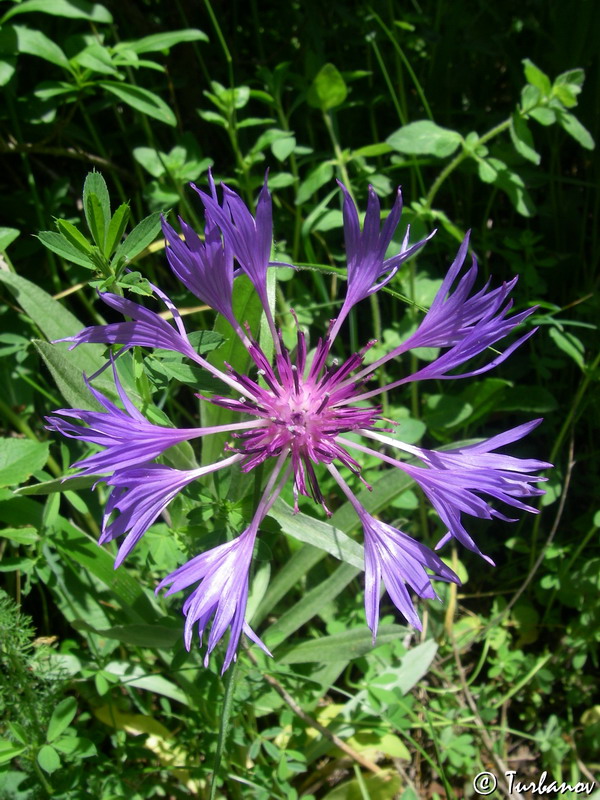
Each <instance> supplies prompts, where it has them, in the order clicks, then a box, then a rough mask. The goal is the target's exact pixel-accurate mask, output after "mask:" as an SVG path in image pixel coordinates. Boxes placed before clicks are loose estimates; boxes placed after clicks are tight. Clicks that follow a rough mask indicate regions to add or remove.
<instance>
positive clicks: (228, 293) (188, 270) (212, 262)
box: [162, 214, 241, 333]
mask: <svg viewBox="0 0 600 800" xmlns="http://www.w3.org/2000/svg"><path fill="white" fill-rule="evenodd" d="M179 223H180V225H181V229H182V231H183V233H184V236H185V241H182V240H181V239H180V238H179V236H178V235H177V233H176V232H175V230H174V229H173V228H172V227H171V226H170V225H169V223H168V222H167V221H166V219H165V218H164V217H163V218H162V230H163V235H164V237H165V239H166V241H167V245H168V246H167V248H166V253H167V261H168V262H169V265H170V267H171V269H172V270H173V274H174V275H175V276H176V277H177V278H179V280H180V281H181V283H183V285H184V286H186V287H187V288H188V289H189V290H190V292H192V293H193V294H195V295H196V297H197V298H198V299H199V300H202V302H203V303H207V304H208V305H209V306H211V308H214V309H215V311H218V312H219V313H220V314H222V315H223V316H224V317H225V318H226V319H227V320H229V322H230V323H231V325H232V326H233V328H235V329H237V330H238V332H240V333H241V330H240V328H239V323H238V322H237V320H236V318H235V317H234V315H233V309H232V307H231V302H232V292H233V255H232V253H231V249H230V248H229V247H228V246H227V245H226V244H225V245H224V244H223V242H222V239H221V232H220V230H219V228H218V227H217V226H216V225H215V223H214V222H213V221H212V220H211V218H210V217H209V216H208V214H207V216H206V226H205V228H204V242H202V241H201V239H200V237H199V236H198V234H197V233H196V231H195V230H194V229H193V228H192V227H190V226H189V225H188V224H187V222H184V220H182V219H181V217H179Z"/></svg>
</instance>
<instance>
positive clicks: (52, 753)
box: [37, 744, 60, 774]
mask: <svg viewBox="0 0 600 800" xmlns="http://www.w3.org/2000/svg"><path fill="white" fill-rule="evenodd" d="M37 762H38V764H39V765H40V767H41V768H42V769H43V770H44V772H48V773H50V774H52V773H53V772H56V770H57V769H59V768H60V756H59V755H58V753H57V752H56V750H55V749H54V748H53V747H51V746H50V745H49V744H45V745H44V746H43V747H41V748H40V752H39V753H38V755H37Z"/></svg>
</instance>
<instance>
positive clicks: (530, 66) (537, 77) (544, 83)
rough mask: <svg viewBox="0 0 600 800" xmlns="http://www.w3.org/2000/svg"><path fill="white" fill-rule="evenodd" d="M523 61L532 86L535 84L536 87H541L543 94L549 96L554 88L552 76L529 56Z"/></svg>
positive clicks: (526, 75) (527, 77)
mask: <svg viewBox="0 0 600 800" xmlns="http://www.w3.org/2000/svg"><path fill="white" fill-rule="evenodd" d="M522 63H523V68H524V71H525V79H526V80H527V81H528V83H530V84H531V85H532V86H535V87H536V89H539V91H540V92H541V94H542V95H544V96H546V97H547V96H548V95H549V94H550V90H551V89H552V83H551V82H550V78H549V77H548V76H547V75H546V73H545V72H542V70H541V69H540V68H539V67H536V65H535V64H534V63H533V61H530V60H529V59H528V58H524V59H523V61H522Z"/></svg>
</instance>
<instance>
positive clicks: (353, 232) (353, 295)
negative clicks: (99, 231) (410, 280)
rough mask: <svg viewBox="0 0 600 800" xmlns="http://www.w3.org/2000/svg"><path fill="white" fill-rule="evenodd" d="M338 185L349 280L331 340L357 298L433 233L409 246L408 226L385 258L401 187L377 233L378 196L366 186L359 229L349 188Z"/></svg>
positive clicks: (382, 282)
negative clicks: (397, 249) (398, 245)
mask: <svg viewBox="0 0 600 800" xmlns="http://www.w3.org/2000/svg"><path fill="white" fill-rule="evenodd" d="M338 183H339V181H338ZM339 185H340V188H341V189H342V191H343V193H344V211H343V215H344V239H345V243H346V257H347V262H348V280H347V284H346V297H345V299H344V304H343V306H342V308H341V311H340V313H339V314H338V317H337V319H336V321H335V324H334V326H333V329H332V332H331V338H332V339H334V338H335V336H336V334H337V332H338V331H339V329H340V326H341V324H342V322H343V321H344V319H345V318H346V317H347V315H348V313H349V312H350V309H351V308H352V307H353V306H354V305H356V303H358V302H359V301H360V300H364V298H365V297H368V296H369V295H370V294H373V293H374V292H377V291H378V290H379V289H381V288H382V287H383V286H385V285H386V284H387V283H389V282H390V281H391V280H392V278H393V277H394V275H395V274H396V273H397V272H398V269H399V268H400V265H401V264H402V263H403V262H404V261H406V260H407V259H408V258H410V257H411V256H412V255H414V254H415V253H416V252H417V250H420V249H421V247H423V245H425V244H427V242H428V241H429V239H431V237H432V236H433V233H432V234H430V235H429V236H428V237H427V238H426V239H423V240H422V241H420V242H417V244H414V245H413V246H412V247H409V246H408V237H409V235H410V226H409V228H407V230H406V236H405V237H404V241H403V243H402V247H401V249H400V252H399V253H398V254H397V255H395V256H392V257H391V258H387V259H386V257H385V254H386V251H387V249H388V247H389V246H390V242H391V241H392V237H393V235H394V233H395V231H396V228H397V227H398V223H399V222H400V215H401V214H402V195H401V193H400V190H398V193H397V195H396V202H395V203H394V206H393V208H392V210H391V211H390V213H389V215H388V218H387V219H386V221H385V223H384V225H383V230H382V231H381V233H380V232H379V225H380V205H379V198H378V197H377V195H376V194H375V191H374V189H373V187H372V186H369V200H368V202H367V212H366V214H365V222H364V226H363V229H362V232H361V230H360V223H359V220H358V211H357V209H356V205H355V204H354V200H353V199H352V196H351V195H350V192H349V191H348V189H346V187H345V186H344V185H343V184H341V183H339Z"/></svg>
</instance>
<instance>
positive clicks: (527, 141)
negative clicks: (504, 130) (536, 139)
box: [510, 111, 541, 164]
mask: <svg viewBox="0 0 600 800" xmlns="http://www.w3.org/2000/svg"><path fill="white" fill-rule="evenodd" d="M510 138H511V139H512V143H513V144H514V146H515V150H516V151H517V152H518V153H519V154H520V155H522V156H523V158H526V159H527V160H528V161H532V162H533V163H534V164H539V163H540V161H541V156H540V154H539V153H537V152H536V151H535V149H534V146H533V136H532V135H531V131H530V130H529V128H528V127H527V123H526V122H525V120H524V119H523V117H522V116H521V114H519V112H518V111H515V112H514V113H513V114H512V115H511V118H510Z"/></svg>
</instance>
